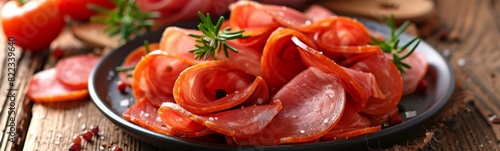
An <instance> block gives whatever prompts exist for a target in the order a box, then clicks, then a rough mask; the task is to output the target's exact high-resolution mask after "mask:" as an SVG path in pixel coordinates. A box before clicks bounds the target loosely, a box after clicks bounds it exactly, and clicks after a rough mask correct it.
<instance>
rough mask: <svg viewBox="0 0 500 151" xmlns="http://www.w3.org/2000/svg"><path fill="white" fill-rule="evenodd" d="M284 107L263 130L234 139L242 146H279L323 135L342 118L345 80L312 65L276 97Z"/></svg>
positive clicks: (310, 139)
mask: <svg viewBox="0 0 500 151" xmlns="http://www.w3.org/2000/svg"><path fill="white" fill-rule="evenodd" d="M274 99H279V100H281V101H282V103H283V109H282V110H281V111H280V112H279V113H278V114H277V115H276V116H275V117H274V118H273V120H272V121H271V123H270V124H269V126H267V127H266V128H265V129H264V130H263V131H262V132H261V133H259V134H257V135H254V136H251V137H248V138H234V141H235V142H236V143H237V144H238V145H277V144H285V143H301V142H308V141H312V140H315V139H318V138H320V137H321V136H323V135H324V134H326V133H327V132H328V131H330V130H331V129H332V128H333V127H334V126H335V125H336V124H337V123H338V121H339V120H340V117H341V116H342V113H343V110H344V106H345V92H344V88H343V87H342V85H341V80H340V79H339V78H338V77H337V76H336V75H333V74H327V73H324V72H322V71H321V70H319V69H317V68H315V67H310V68H308V69H307V70H304V71H303V72H302V73H300V74H299V75H297V76H296V78H294V79H292V80H291V81H290V82H289V83H287V84H286V85H285V86H283V88H281V89H280V91H278V93H276V95H275V96H274V97H273V100H274Z"/></svg>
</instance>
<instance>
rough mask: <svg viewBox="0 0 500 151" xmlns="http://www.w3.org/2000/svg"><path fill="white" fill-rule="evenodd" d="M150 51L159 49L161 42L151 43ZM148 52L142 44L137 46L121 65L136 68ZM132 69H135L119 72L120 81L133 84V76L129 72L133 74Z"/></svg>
mask: <svg viewBox="0 0 500 151" xmlns="http://www.w3.org/2000/svg"><path fill="white" fill-rule="evenodd" d="M148 46H149V48H148V49H149V51H154V50H157V49H159V48H160V47H159V44H158V43H152V44H149V45H148ZM146 54H147V52H146V47H145V46H141V47H139V48H136V49H135V50H134V51H132V52H131V53H130V54H128V55H127V57H126V58H125V60H124V61H123V63H122V65H121V66H120V67H122V68H134V67H135V66H136V65H137V63H138V62H139V61H140V60H141V59H142V57H143V56H145V55H146ZM132 71H134V70H127V71H122V72H120V73H119V74H118V77H119V78H120V81H122V82H123V83H125V84H127V85H132V80H133V78H132V77H130V76H128V75H129V74H132Z"/></svg>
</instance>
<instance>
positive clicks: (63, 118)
mask: <svg viewBox="0 0 500 151" xmlns="http://www.w3.org/2000/svg"><path fill="white" fill-rule="evenodd" d="M435 4H436V5H435V6H436V7H437V10H436V12H437V14H438V16H439V18H440V27H441V28H445V29H447V30H448V31H450V32H454V33H456V35H457V37H458V40H457V41H451V40H449V41H442V40H440V38H439V35H438V34H437V32H434V34H432V35H431V36H429V37H428V38H426V39H424V40H426V41H427V42H428V43H429V44H430V45H432V46H434V47H435V48H436V49H437V50H438V51H439V52H440V53H442V54H443V55H444V56H445V58H446V59H447V61H448V63H449V64H450V65H451V67H452V68H453V69H454V72H455V75H456V82H457V88H456V90H455V92H454V95H453V97H452V99H451V100H450V102H449V103H448V104H447V106H446V107H445V109H444V110H443V111H442V113H441V114H440V115H439V116H438V117H437V118H436V119H435V121H434V122H432V123H431V125H430V126H429V127H428V133H427V134H426V133H422V134H420V135H419V136H418V137H419V138H417V139H409V140H402V141H401V143H400V144H398V145H397V146H394V147H393V148H390V149H389V150H402V149H403V150H404V149H408V150H500V143H499V140H500V125H499V124H492V123H491V122H489V121H488V116H490V115H500V59H499V58H500V41H499V40H500V2H499V1H498V0H435ZM0 37H1V38H0V49H5V48H6V46H5V44H6V42H5V38H3V36H2V35H0ZM55 48H64V49H65V50H67V53H65V55H67V56H69V55H72V54H77V53H86V52H88V51H89V50H90V49H88V48H85V46H82V44H81V43H80V42H79V41H77V40H76V39H75V38H74V37H72V36H71V34H69V33H68V31H65V33H64V34H63V35H61V37H60V38H59V39H58V40H57V42H55V43H54V44H53V45H52V49H55ZM5 58H6V51H0V71H1V72H2V73H0V80H2V82H1V84H0V105H2V111H0V123H1V124H0V128H1V129H2V130H3V131H0V134H1V137H0V150H29V151H31V150H40V151H45V150H67V149H68V147H69V145H70V144H71V139H72V137H73V136H74V135H77V134H80V133H81V132H82V131H83V130H84V129H88V128H90V127H91V126H93V125H98V126H99V128H100V129H101V131H103V134H102V135H101V136H102V137H103V138H102V139H101V138H100V137H101V136H99V137H94V138H93V140H94V141H93V142H92V143H88V142H85V141H83V142H84V143H83V150H92V151H94V150H101V147H104V148H105V150H106V147H107V146H112V145H117V146H120V147H122V148H123V149H124V150H127V151H128V150H130V151H153V150H154V151H156V150H159V149H158V148H156V147H153V146H151V145H148V144H146V143H143V142H141V141H139V140H137V139H135V138H133V137H131V136H129V135H127V134H126V133H124V132H123V131H122V130H121V129H119V128H118V127H117V126H115V125H114V124H113V123H111V121H109V120H108V119H107V118H105V117H104V116H103V115H102V113H101V112H99V111H98V109H97V108H96V107H95V105H94V104H93V103H92V102H91V100H89V99H87V100H80V101H73V102H64V103H51V104H33V103H31V102H29V100H28V99H26V97H25V93H26V85H27V84H28V82H29V80H30V79H31V78H32V76H33V73H35V72H37V71H39V70H41V69H47V68H51V67H53V66H54V65H55V63H56V62H57V61H58V59H57V58H54V57H53V56H52V55H50V51H47V52H45V53H38V54H32V53H21V52H20V51H17V52H16V60H17V61H18V63H17V64H18V68H17V74H16V79H17V81H16V87H18V88H19V93H18V94H17V95H16V100H17V102H16V111H17V113H18V114H16V116H15V117H16V125H17V129H18V130H19V131H18V140H17V141H16V142H15V143H10V142H8V141H7V140H6V138H7V137H8V136H7V133H6V131H7V130H5V128H6V125H5V124H4V123H6V122H7V120H8V118H7V117H8V114H6V113H7V108H8V104H7V103H8V102H7V100H6V95H7V93H8V92H6V91H5V90H6V89H7V86H8V85H7V83H6V82H5V81H6V74H5V72H7V71H6V69H5V68H6V64H5ZM83 125H85V126H84V128H82V127H83ZM426 136H431V137H426Z"/></svg>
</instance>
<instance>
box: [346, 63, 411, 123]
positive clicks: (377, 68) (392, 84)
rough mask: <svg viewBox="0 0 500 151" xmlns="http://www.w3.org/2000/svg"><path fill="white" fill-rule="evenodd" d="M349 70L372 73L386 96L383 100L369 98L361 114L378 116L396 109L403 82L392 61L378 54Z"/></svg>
mask: <svg viewBox="0 0 500 151" xmlns="http://www.w3.org/2000/svg"><path fill="white" fill-rule="evenodd" d="M351 69H355V70H358V71H363V72H368V73H372V74H373V75H374V76H375V78H376V79H377V83H378V86H379V88H380V90H381V92H382V93H383V94H384V95H385V96H386V98H384V99H381V98H374V97H371V98H370V99H369V100H368V102H367V104H366V107H365V108H363V109H361V111H362V112H363V113H365V114H371V115H380V114H384V113H387V112H389V111H390V110H391V109H393V108H396V107H397V105H398V103H399V100H401V96H402V93H403V80H402V77H401V74H400V73H399V70H398V69H397V68H396V66H395V65H394V63H392V61H390V60H389V59H387V58H386V57H385V56H384V55H383V54H378V55H374V56H372V57H370V58H367V59H365V60H362V61H360V62H358V63H356V64H354V65H353V66H352V67H351ZM381 69H384V70H381Z"/></svg>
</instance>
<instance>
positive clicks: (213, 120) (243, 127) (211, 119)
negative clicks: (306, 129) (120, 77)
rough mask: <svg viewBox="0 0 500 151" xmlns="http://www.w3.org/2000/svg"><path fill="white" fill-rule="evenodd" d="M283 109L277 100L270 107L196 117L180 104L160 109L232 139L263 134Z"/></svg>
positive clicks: (245, 108) (261, 106)
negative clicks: (189, 119)
mask: <svg viewBox="0 0 500 151" xmlns="http://www.w3.org/2000/svg"><path fill="white" fill-rule="evenodd" d="M281 108H282V105H281V102H280V101H279V100H275V101H273V102H272V103H271V104H268V105H258V106H250V107H244V108H240V109H234V110H227V111H223V112H219V113H215V114H208V115H196V114H193V113H191V112H189V111H187V110H185V109H184V108H182V107H181V106H179V105H178V104H175V103H170V102H169V103H164V104H163V105H162V106H161V107H160V112H162V111H168V110H170V111H174V112H177V113H180V114H181V115H184V116H188V117H190V118H191V119H192V120H194V121H196V122H198V123H200V124H202V125H205V126H206V127H208V128H210V129H211V130H213V131H216V132H219V133H221V134H224V135H227V136H232V137H248V136H251V135H255V134H257V133H259V132H261V131H262V130H263V129H264V128H265V127H266V126H267V125H268V124H269V123H270V122H271V120H272V119H273V117H274V116H275V115H276V114H277V113H278V112H279V111H280V110H281Z"/></svg>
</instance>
